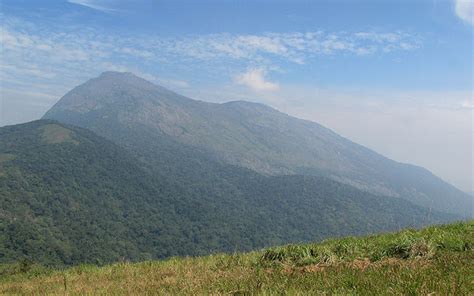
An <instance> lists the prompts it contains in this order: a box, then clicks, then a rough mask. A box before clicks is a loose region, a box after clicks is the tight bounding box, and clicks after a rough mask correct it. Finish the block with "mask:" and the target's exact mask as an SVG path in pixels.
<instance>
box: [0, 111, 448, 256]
mask: <svg viewBox="0 0 474 296" xmlns="http://www.w3.org/2000/svg"><path fill="white" fill-rule="evenodd" d="M113 123H115V122H113ZM133 131H135V130H133ZM111 132H112V133H111V135H114V134H113V132H117V131H114V130H113V129H112V130H111ZM117 133H118V132H117ZM122 135H124V136H125V135H127V134H122ZM114 136H118V135H114ZM139 136H140V137H137V138H136V140H137V141H138V140H141V142H137V143H136V146H141V145H142V146H143V147H144V149H142V150H135V151H136V152H134V153H132V152H131V150H129V149H128V148H124V147H121V146H119V145H117V144H115V143H113V142H111V141H109V140H107V139H105V138H103V137H101V136H98V135H96V134H95V133H94V132H92V131H89V130H86V129H83V128H79V127H75V126H71V125H65V124H62V123H59V122H56V121H51V120H39V121H34V122H30V123H26V124H20V125H14V126H7V127H2V128H0V263H5V262H15V261H19V260H22V259H27V260H31V261H36V262H40V263H43V264H49V265H62V264H66V265H70V264H77V263H99V264H101V263H108V262H115V261H118V260H131V261H139V260H146V259H155V258H164V257H169V256H177V255H193V256H194V255H201V254H208V253H211V252H218V251H226V252H231V251H234V250H251V249H256V248H261V247H264V246H269V245H276V244H284V243H288V242H298V241H310V240H313V241H314V240H321V239H323V238H326V237H332V236H341V235H349V234H351V235H355V234H364V233H373V232H380V231H387V230H393V229H398V228H400V227H405V226H421V225H425V224H430V223H438V222H444V221H449V220H453V219H455V218H456V217H455V216H452V215H447V214H443V213H439V212H437V211H430V210H428V209H425V208H422V207H420V206H417V205H414V204H412V203H410V202H407V201H405V200H403V199H399V198H388V197H383V196H377V195H372V194H369V193H367V192H364V191H361V190H358V189H356V188H354V187H352V186H349V185H344V184H341V183H339V182H336V181H334V180H331V179H328V178H324V177H316V176H301V175H291V176H263V175H261V174H258V173H256V172H254V171H252V170H249V169H246V168H242V167H238V166H232V165H228V164H223V163H221V162H219V161H217V160H213V159H212V156H209V155H208V154H207V153H206V152H203V151H200V150H196V149H194V148H192V147H187V146H185V145H183V144H180V143H177V142H173V141H172V139H169V138H167V137H162V138H159V139H157V138H153V137H151V136H150V138H148V140H149V141H150V143H151V144H150V143H148V142H147V141H146V139H147V138H146V137H145V138H141V137H142V136H143V135H142V134H141V135H139ZM131 140H135V139H130V141H131ZM158 140H160V141H158ZM157 143H159V144H157ZM153 145H155V146H153ZM156 149H158V150H156ZM150 154H153V155H154V154H159V155H161V157H159V158H155V159H156V160H155V161H153V162H150V163H147V162H146V161H145V160H146V159H151V158H149V155H150ZM140 159H142V160H140Z"/></svg>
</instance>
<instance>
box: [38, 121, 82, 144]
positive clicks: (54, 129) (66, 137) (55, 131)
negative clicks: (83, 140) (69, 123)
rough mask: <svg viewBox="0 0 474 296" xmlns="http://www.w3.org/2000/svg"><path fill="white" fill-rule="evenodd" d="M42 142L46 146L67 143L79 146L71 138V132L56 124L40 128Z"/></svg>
mask: <svg viewBox="0 0 474 296" xmlns="http://www.w3.org/2000/svg"><path fill="white" fill-rule="evenodd" d="M41 129H42V134H41V136H42V138H43V141H44V142H46V143H48V144H59V143H64V142H69V143H73V144H79V142H78V141H77V140H74V139H73V138H72V134H73V132H72V131H71V130H69V129H67V128H64V127H62V126H60V125H57V124H46V125H44V126H42V127H41Z"/></svg>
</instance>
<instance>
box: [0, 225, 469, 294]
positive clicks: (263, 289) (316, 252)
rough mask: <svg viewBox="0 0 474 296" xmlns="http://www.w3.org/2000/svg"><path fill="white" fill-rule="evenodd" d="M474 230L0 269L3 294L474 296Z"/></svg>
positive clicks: (448, 228) (451, 227)
mask: <svg viewBox="0 0 474 296" xmlns="http://www.w3.org/2000/svg"><path fill="white" fill-rule="evenodd" d="M473 227H474V222H473V221H471V222H467V223H462V224H461V223H458V224H452V225H443V226H436V227H429V228H426V229H422V230H420V231H415V230H413V229H406V230H403V231H401V232H397V233H387V234H383V235H377V236H369V237H361V238H354V237H346V238H343V239H333V240H328V241H325V242H323V243H320V244H315V243H313V244H298V245H287V246H280V247H275V248H271V249H266V250H261V251H257V252H252V253H247V254H245V253H244V254H243V253H234V254H227V255H226V254H214V255H211V256H206V257H197V258H173V259H170V260H166V261H149V262H142V263H134V264H133V263H129V262H122V263H117V264H114V265H108V266H103V267H97V266H90V265H89V266H87V265H81V266H78V267H74V268H69V269H66V270H51V269H48V268H45V267H42V266H39V265H34V264H28V263H27V262H26V263H22V264H12V265H3V266H2V265H0V294H2V295H10V294H11V295H18V294H20V295H30V294H41V295H43V294H48V295H50V294H52V295H64V294H67V295H96V294H100V295H109V294H113V295H125V294H127V295H128V294H134V293H137V294H145V295H148V294H153V295H154V294H159V295H202V294H205V295H208V294H211V295H280V294H291V295H326V294H329V295H387V294H390V295H472V291H473V283H472V263H473V261H474V249H473V248H474V236H473V231H472V230H473Z"/></svg>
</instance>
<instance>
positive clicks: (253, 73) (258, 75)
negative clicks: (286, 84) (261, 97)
mask: <svg viewBox="0 0 474 296" xmlns="http://www.w3.org/2000/svg"><path fill="white" fill-rule="evenodd" d="M265 75H266V71H265V70H264V69H257V68H254V69H250V70H248V71H247V72H245V73H242V74H239V75H237V76H235V78H234V81H235V83H237V84H240V85H245V86H247V87H250V88H251V89H253V90H256V91H275V90H278V89H279V88H280V86H279V85H278V84H277V83H273V82H270V81H266V80H265Z"/></svg>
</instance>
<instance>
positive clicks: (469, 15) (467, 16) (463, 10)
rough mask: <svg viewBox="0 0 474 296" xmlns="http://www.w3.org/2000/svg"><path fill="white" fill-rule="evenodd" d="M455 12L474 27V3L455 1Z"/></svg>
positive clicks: (466, 0)
mask: <svg viewBox="0 0 474 296" xmlns="http://www.w3.org/2000/svg"><path fill="white" fill-rule="evenodd" d="M454 10H455V12H456V15H457V16H458V17H459V18H460V19H461V20H463V21H464V22H466V23H469V24H471V25H474V1H473V0H455V3H454Z"/></svg>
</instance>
